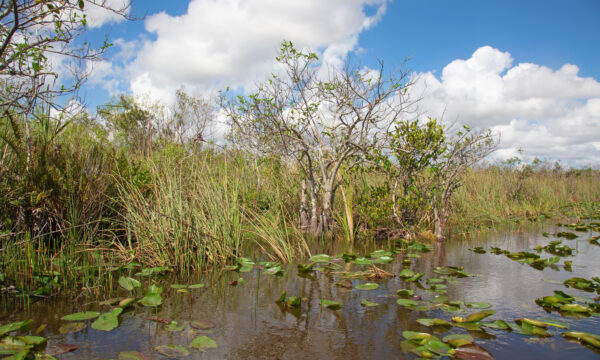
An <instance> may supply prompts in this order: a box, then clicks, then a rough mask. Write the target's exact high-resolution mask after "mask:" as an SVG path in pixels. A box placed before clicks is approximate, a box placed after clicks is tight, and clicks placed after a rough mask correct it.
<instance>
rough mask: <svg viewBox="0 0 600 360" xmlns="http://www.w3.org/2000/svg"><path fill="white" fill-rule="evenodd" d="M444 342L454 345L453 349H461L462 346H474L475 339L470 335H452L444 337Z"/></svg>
mask: <svg viewBox="0 0 600 360" xmlns="http://www.w3.org/2000/svg"><path fill="white" fill-rule="evenodd" d="M442 341H443V342H445V343H448V344H450V345H452V347H459V346H462V345H467V344H472V343H473V337H472V336H471V335H469V334H452V335H446V336H444V338H443V339H442Z"/></svg>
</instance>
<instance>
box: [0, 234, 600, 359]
mask: <svg viewBox="0 0 600 360" xmlns="http://www.w3.org/2000/svg"><path fill="white" fill-rule="evenodd" d="M546 230H547V231H549V232H551V233H554V232H556V231H557V230H558V229H555V228H550V229H546ZM539 234H541V231H540V229H536V230H535V231H518V232H507V233H503V234H499V235H491V236H488V238H487V239H483V240H482V239H470V240H457V241H453V242H450V243H448V244H432V247H433V248H434V249H433V251H432V252H430V253H424V254H420V257H418V258H411V261H412V265H411V266H410V268H411V269H413V270H414V271H415V272H417V271H418V272H425V273H426V274H427V275H426V277H427V278H429V277H439V274H436V273H435V272H434V270H435V268H436V267H438V266H445V265H454V266H462V267H464V269H465V270H466V271H468V272H469V273H474V274H477V276H476V277H469V278H463V279H458V280H457V283H456V284H449V285H448V288H447V295H448V296H449V297H450V299H453V300H465V301H482V302H489V303H491V304H492V306H493V309H494V310H496V311H497V313H496V315H494V316H493V317H492V319H504V320H506V321H514V319H516V318H520V317H531V318H549V319H557V320H560V321H563V322H566V323H568V324H569V325H570V326H571V329H572V330H579V331H586V332H592V333H598V332H600V331H599V330H598V329H600V321H599V319H598V318H596V317H590V318H586V319H569V318H563V317H561V316H560V315H559V314H557V313H552V314H548V313H545V312H544V311H543V310H542V309H541V308H540V307H539V306H537V305H536V304H535V302H534V300H535V299H537V298H539V297H542V296H546V295H550V294H552V291H553V290H563V291H566V292H567V293H569V294H571V295H575V296H587V297H590V296H593V294H590V293H585V292H582V291H578V290H574V289H565V288H564V286H563V285H557V284H554V283H551V282H548V281H543V279H546V280H554V281H564V280H566V279H568V278H570V277H573V276H582V277H585V278H590V277H591V276H598V275H600V267H599V264H598V261H597V259H598V258H600V247H598V246H592V245H590V244H589V242H588V241H587V240H586V239H587V238H588V236H587V235H586V237H581V238H580V239H577V240H564V241H563V243H565V244H568V245H569V246H571V247H574V248H576V253H575V254H573V256H570V257H565V258H561V264H562V263H563V262H564V260H572V261H573V267H572V272H567V271H565V270H564V269H563V268H562V266H556V267H554V268H552V267H548V268H546V269H544V270H541V271H540V270H537V269H534V268H532V267H530V266H528V265H524V264H520V263H519V262H516V261H513V260H511V259H509V258H507V257H506V256H504V255H494V254H491V253H486V254H481V255H480V254H475V253H473V252H471V251H468V250H467V249H468V248H470V247H473V246H483V247H484V248H489V247H491V246H497V247H500V248H502V249H506V250H509V251H528V250H529V251H531V250H532V249H534V248H535V247H536V246H537V245H538V244H542V245H546V244H547V243H548V242H549V241H550V240H552V238H550V239H548V238H545V237H542V236H541V235H539ZM342 251H343V249H341V251H340V249H330V252H329V253H332V254H336V253H341V252H342ZM543 256H544V257H549V256H551V255H548V254H544V255H543ZM403 259H404V257H403V256H398V258H397V259H396V261H394V262H393V263H391V264H388V265H384V266H382V268H384V269H385V270H387V271H389V272H392V273H394V274H398V273H399V272H400V271H401V270H402V269H403V264H402V260H403ZM356 269H361V267H359V266H356V265H352V270H356ZM240 276H242V277H244V279H245V280H246V284H244V285H237V286H232V285H229V283H230V282H232V281H234V280H236V279H238V278H239V277H240ZM338 280H339V275H337V274H335V272H334V273H325V272H315V273H313V274H312V277H300V276H298V275H297V271H296V269H295V265H290V266H289V267H287V268H286V271H285V273H284V275H283V276H270V275H265V274H263V273H261V272H260V271H254V272H251V273H245V274H238V273H236V272H219V273H214V274H211V275H208V276H203V277H201V278H198V279H194V280H193V281H191V282H192V283H194V282H203V283H206V284H207V287H206V288H205V289H202V290H191V291H190V292H189V293H185V294H182V293H178V292H176V291H175V290H169V289H168V286H165V293H164V294H163V298H164V299H165V300H164V303H163V305H162V306H161V307H160V308H159V309H156V310H148V309H146V308H141V307H137V308H133V310H129V311H127V312H125V313H124V314H123V315H122V316H121V326H120V327H119V328H117V329H116V330H114V331H111V332H108V333H106V332H99V331H95V330H93V329H91V328H87V329H86V330H84V331H82V332H79V333H75V334H69V335H61V334H59V333H58V327H59V326H60V325H61V322H60V321H58V320H57V319H59V318H60V317H61V316H63V315H65V314H68V313H71V312H73V311H79V310H89V309H90V307H92V308H93V306H89V305H88V306H85V305H82V304H79V305H75V306H74V305H73V304H72V303H70V302H66V301H64V300H63V301H60V300H53V301H51V302H45V303H38V304H35V305H34V306H32V307H31V309H30V313H28V314H25V313H19V314H15V315H14V316H12V317H11V318H13V319H17V318H19V319H22V318H33V319H34V321H35V325H34V326H38V325H39V324H48V327H47V328H46V329H45V330H44V332H43V334H42V335H44V336H47V337H48V338H49V342H51V343H70V344H77V345H79V346H80V348H79V349H78V350H77V351H76V352H73V353H70V354H64V355H61V359H84V358H85V359H105V358H111V357H112V358H116V357H117V355H118V353H119V352H120V351H126V350H138V351H141V352H144V353H147V354H153V355H152V356H153V358H155V359H161V358H163V357H162V356H161V355H159V354H157V353H156V352H154V351H153V348H154V347H155V346H158V345H165V344H180V345H186V346H187V345H189V342H190V340H191V339H192V338H193V337H195V336H198V333H195V332H194V331H193V330H191V329H190V328H189V326H186V329H185V330H184V331H182V332H169V331H167V330H166V328H165V325H164V324H162V323H160V322H156V321H150V320H148V318H150V317H157V318H161V319H166V320H176V321H178V322H179V323H186V324H189V322H191V321H198V320H209V321H212V322H214V323H215V324H216V327H215V328H214V329H212V331H210V334H207V335H208V336H210V337H211V338H213V339H214V340H215V341H216V342H217V343H218V345H219V347H218V348H217V349H211V350H208V351H206V352H205V353H201V352H199V351H194V352H193V355H192V356H191V358H198V359H294V360H298V359H403V358H414V355H411V354H403V353H402V351H401V349H400V343H401V341H402V340H403V338H402V335H401V333H402V331H404V330H415V331H432V329H431V328H427V327H425V326H422V325H420V324H418V323H417V322H416V320H417V319H419V318H423V317H428V318H432V317H439V318H442V319H446V320H449V319H450V317H451V316H452V315H449V314H447V313H444V312H442V311H440V310H433V311H428V312H417V311H411V310H408V309H406V308H403V307H401V306H398V305H397V304H396V299H397V297H396V296H395V293H396V291H397V290H398V289H401V288H408V289H415V290H416V293H417V294H420V295H421V296H423V298H426V299H429V298H433V296H434V294H433V293H431V292H427V291H425V290H423V289H419V288H418V287H417V286H416V285H415V284H412V283H405V282H404V281H402V280H401V279H400V278H398V277H396V278H393V279H388V280H383V281H380V282H379V285H380V287H379V288H378V289H377V290H373V291H360V290H356V289H346V288H343V287H339V286H336V285H335V282H336V281H338ZM182 281H183V280H181V279H179V280H176V282H182ZM360 282H364V281H362V280H352V283H353V286H356V285H357V284H359V283H360ZM283 291H287V294H288V296H292V295H293V296H300V297H302V298H305V300H304V301H303V302H302V305H301V308H300V309H295V308H286V307H283V306H281V305H279V304H276V303H275V300H276V299H278V298H279V296H280V295H281V293H282V292H283ZM122 295H125V292H123V294H122ZM320 299H331V300H336V301H339V302H341V303H342V304H343V306H342V307H341V309H339V310H330V309H326V308H323V307H321V306H320V305H319V300H320ZM361 300H368V301H373V302H377V303H379V304H380V305H379V306H378V307H373V308H370V307H362V306H361V305H360V302H361ZM104 309H106V308H104ZM3 322H4V321H3ZM433 330H434V331H436V329H433ZM437 330H439V329H437ZM442 330H444V329H442ZM444 331H445V330H444ZM450 332H451V333H459V332H465V331H464V330H462V329H459V328H456V327H454V328H452V329H451V330H450ZM447 333H448V332H442V333H437V335H438V336H443V335H446V334H447ZM471 334H472V335H473V336H474V338H475V339H476V343H477V344H479V345H480V346H482V347H484V348H486V349H487V350H488V351H490V352H491V353H492V354H493V355H494V356H495V357H496V358H497V359H503V358H510V359H511V360H515V359H531V358H545V359H553V358H554V359H558V358H561V359H562V358H564V357H568V358H595V357H596V356H597V355H595V354H594V353H593V352H592V351H590V350H588V349H585V348H583V347H582V346H580V345H577V344H572V343H569V342H566V341H565V340H563V339H562V337H561V336H560V334H559V333H558V332H557V334H556V335H555V336H554V337H552V338H550V339H538V338H531V337H527V336H524V335H519V334H516V333H508V332H505V331H501V330H493V329H488V330H486V331H476V332H471Z"/></svg>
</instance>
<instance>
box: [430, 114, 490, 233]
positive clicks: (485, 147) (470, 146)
mask: <svg viewBox="0 0 600 360" xmlns="http://www.w3.org/2000/svg"><path fill="white" fill-rule="evenodd" d="M497 146H498V138H496V137H495V136H494V134H493V133H492V131H491V130H489V129H488V130H481V131H474V130H471V129H470V128H469V127H468V126H463V127H462V129H461V130H460V131H457V132H456V133H455V134H454V135H447V136H446V138H445V148H446V151H445V152H444V153H443V154H442V155H441V156H440V158H439V160H438V162H437V164H436V167H435V172H434V174H433V188H434V191H433V196H432V208H433V214H434V221H435V232H434V233H435V237H436V239H437V240H438V241H443V240H445V239H446V232H447V225H448V217H449V215H450V199H451V197H452V194H453V193H454V191H455V190H457V189H458V188H459V187H460V186H461V185H462V183H461V181H462V179H463V175H464V174H465V172H466V171H467V169H469V168H470V167H472V166H473V165H475V164H476V163H478V162H479V161H481V160H482V159H484V158H485V157H486V156H488V155H489V154H491V153H492V152H493V151H494V150H496V148H497Z"/></svg>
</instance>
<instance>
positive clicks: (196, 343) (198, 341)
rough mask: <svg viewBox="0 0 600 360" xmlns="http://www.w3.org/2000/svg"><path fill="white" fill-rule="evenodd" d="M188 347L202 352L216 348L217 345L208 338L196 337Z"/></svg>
mask: <svg viewBox="0 0 600 360" xmlns="http://www.w3.org/2000/svg"><path fill="white" fill-rule="evenodd" d="M190 347H193V348H195V349H199V350H203V351H204V350H206V349H211V348H216V347H217V343H216V342H215V341H214V340H213V339H211V338H209V337H208V336H198V337H197V338H195V339H194V340H192V342H191V343H190Z"/></svg>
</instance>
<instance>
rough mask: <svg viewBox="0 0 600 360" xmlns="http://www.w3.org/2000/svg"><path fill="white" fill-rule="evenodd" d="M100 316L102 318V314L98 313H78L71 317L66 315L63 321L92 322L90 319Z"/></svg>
mask: <svg viewBox="0 0 600 360" xmlns="http://www.w3.org/2000/svg"><path fill="white" fill-rule="evenodd" d="M98 316H100V313H99V312H97V311H84V312H77V313H73V314H70V315H65V316H63V317H62V318H61V320H65V321H83V320H90V319H95V318H97V317H98Z"/></svg>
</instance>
